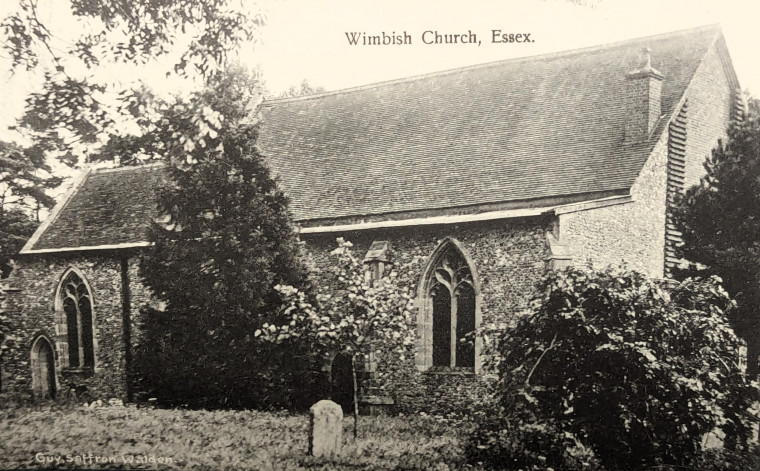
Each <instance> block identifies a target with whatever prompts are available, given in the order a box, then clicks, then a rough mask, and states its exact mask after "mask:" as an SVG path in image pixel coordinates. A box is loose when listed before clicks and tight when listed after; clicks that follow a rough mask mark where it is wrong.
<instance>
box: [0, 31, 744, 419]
mask: <svg viewBox="0 0 760 471" xmlns="http://www.w3.org/2000/svg"><path fill="white" fill-rule="evenodd" d="M742 113H743V102H742V100H741V94H740V93H739V83H738V81H737V78H736V74H735V72H734V69H733V66H732V64H731V59H730V57H729V53H728V50H727V48H726V44H725V41H724V38H723V35H722V33H721V31H720V29H719V28H718V27H717V26H708V27H701V28H696V29H690V30H685V31H679V32H674V33H668V34H662V35H657V36H651V37H645V38H639V39H633V40H628V41H624V42H619V43H614V44H607V45H603V46H598V47H591V48H586V49H579V50H572V51H567V52H561V53H553V54H546V55H540V56H533V57H525V58H518V59H509V60H504V61H499V62H493V63H488V64H483V65H478V66H472V67H465V68H459V69H455V70H448V71H444V72H439V73H432V74H427V75H422V76H417V77H411V78H405V79H401V80H394V81H389V82H383V83H377V84H372V85H367V86H362V87H356V88H351V89H346V90H339V91H334V92H327V93H322V94H318V95H311V96H304V97H298V98H287V99H279V100H270V101H265V102H264V103H263V105H262V116H263V122H262V128H261V135H260V148H261V150H262V152H263V154H264V155H265V156H266V159H267V161H268V163H269V165H270V167H271V169H272V171H273V173H274V174H275V175H278V176H279V178H280V181H281V184H282V185H283V187H284V189H285V190H286V192H287V193H288V195H289V197H290V199H291V206H290V208H291V211H292V214H293V217H294V220H295V221H296V223H297V224H298V226H299V228H300V229H299V231H300V238H301V240H303V241H304V242H305V244H306V246H307V247H308V249H309V250H310V252H311V253H312V255H313V257H314V259H315V261H316V262H317V264H328V263H330V259H329V252H330V251H332V250H333V249H334V248H335V247H336V243H335V240H336V238H338V237H342V238H344V239H345V240H349V241H351V242H352V243H353V244H354V247H355V249H356V252H357V253H358V254H361V255H362V256H365V261H366V263H368V264H370V265H372V268H373V269H374V270H375V272H376V274H377V275H382V271H383V270H384V269H386V270H387V269H388V267H389V266H400V265H404V266H411V267H412V268H411V272H410V273H407V274H406V277H407V278H408V279H409V280H412V281H411V282H410V284H411V286H410V287H411V288H413V289H414V291H415V293H416V303H415V310H416V312H415V313H414V314H415V316H416V344H415V345H413V346H411V347H410V355H408V356H407V357H406V358H405V359H404V360H402V359H399V358H386V357H385V356H380V357H378V358H376V359H374V360H373V361H371V362H368V364H367V365H366V372H365V373H366V375H367V378H370V379H372V388H371V390H370V389H367V390H366V391H365V395H364V399H363V404H364V405H366V406H371V407H388V408H394V409H395V410H398V411H406V410H409V411H412V410H426V411H437V410H446V409H448V408H450V407H451V406H452V405H453V404H458V403H466V402H468V401H471V400H472V398H473V397H474V396H476V395H477V394H478V393H479V391H480V390H481V389H482V386H483V385H484V384H485V382H486V381H487V378H486V375H485V374H484V373H483V371H482V368H481V362H482V358H481V357H482V355H481V348H482V346H481V345H480V342H475V344H474V346H468V345H467V344H466V343H463V342H459V340H461V338H462V337H464V336H465V335H466V334H467V333H468V332H470V331H472V330H473V329H477V328H478V327H479V326H481V325H483V324H484V323H486V322H491V321H499V320H506V319H508V318H509V317H510V316H514V315H516V314H517V313H519V312H520V311H521V310H523V309H524V308H525V307H526V306H527V302H528V300H529V299H530V297H531V295H532V294H533V292H534V284H535V282H536V281H537V280H538V279H539V278H540V277H541V276H542V275H543V274H544V273H545V272H546V271H547V270H553V269H557V268H561V267H565V266H568V265H585V264H587V263H591V264H594V265H596V266H600V267H601V266H606V265H610V264H621V263H626V264H627V265H628V266H629V267H630V268H633V269H636V270H638V271H641V272H643V273H645V274H647V275H648V276H650V277H653V278H664V277H667V276H668V273H669V271H670V270H671V268H672V267H674V266H675V265H676V264H677V263H678V260H677V259H676V258H675V252H674V247H675V245H676V244H678V243H679V241H680V239H679V234H678V232H677V231H676V230H675V229H674V227H673V225H672V224H671V220H670V214H669V211H670V208H671V205H672V201H673V198H674V196H675V195H676V194H678V193H679V192H682V191H683V190H684V189H685V188H687V187H689V186H691V185H693V184H695V183H697V182H698V181H699V178H700V176H701V175H702V172H703V167H702V164H703V162H704V160H705V158H706V156H708V155H709V154H710V151H711V149H713V148H714V147H715V146H716V144H717V143H718V140H719V139H723V138H725V136H726V129H727V127H728V125H729V122H730V120H731V119H732V118H737V117H740V116H741V114H742ZM160 174H161V167H160V166H155V165H153V166H141V167H125V168H110V169H91V170H88V171H86V172H84V173H83V174H82V175H80V176H79V178H78V179H77V181H76V182H75V183H74V184H73V186H72V188H71V190H70V191H69V192H68V194H67V195H66V196H65V197H64V198H62V200H61V201H60V202H59V204H58V205H57V206H56V207H55V209H54V210H53V211H52V213H51V215H50V216H49V217H48V218H47V220H46V221H45V222H44V223H43V224H42V225H41V226H40V227H39V229H38V230H37V231H36V233H35V234H34V235H33V236H32V238H31V239H30V240H29V241H28V243H27V244H26V246H25V247H24V248H23V250H22V251H21V254H20V256H19V257H18V263H17V266H16V268H15V270H14V272H13V274H12V275H11V278H10V279H9V283H8V284H9V287H10V289H9V290H8V291H7V293H6V297H7V300H6V311H7V313H8V314H9V316H10V317H11V318H12V320H13V322H14V324H15V325H14V327H15V336H16V337H18V338H21V339H22V345H21V348H18V349H16V350H15V351H14V352H13V353H12V354H11V355H9V356H8V357H7V358H4V359H3V363H2V374H3V383H2V384H3V388H4V389H9V390H15V391H19V392H25V393H31V394H33V395H34V396H35V397H45V396H53V395H56V394H62V393H64V392H66V391H68V390H70V389H71V388H75V389H76V388H79V389H80V390H81V389H86V390H87V391H88V393H89V394H91V395H92V396H97V397H102V398H110V397H119V398H125V399H126V398H127V396H128V394H129V391H128V381H127V377H128V372H129V371H130V368H131V363H132V355H133V351H134V348H135V345H136V342H139V338H138V335H137V332H138V331H139V329H138V326H139V321H140V320H139V312H140V308H141V306H144V305H146V304H148V303H150V302H151V299H150V295H149V293H148V292H147V290H146V289H145V287H144V286H143V284H142V282H141V280H140V278H139V276H138V260H139V255H140V252H141V251H142V250H145V248H146V247H147V246H149V242H148V239H147V229H148V226H149V223H150V221H151V220H152V219H153V218H155V217H156V209H155V195H154V188H155V186H156V184H157V182H158V181H159V179H160ZM442 272H446V276H445V277H443V276H436V274H437V273H442ZM442 280H444V281H446V282H443V281H442Z"/></svg>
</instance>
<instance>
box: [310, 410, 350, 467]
mask: <svg viewBox="0 0 760 471" xmlns="http://www.w3.org/2000/svg"><path fill="white" fill-rule="evenodd" d="M309 412H310V416H311V424H310V425H311V427H310V429H309V454H310V455H312V456H325V455H332V454H337V453H339V452H340V444H341V441H342V439H343V409H341V407H340V406H339V405H338V404H336V403H334V402H333V401H328V400H322V401H319V402H317V403H316V404H314V405H313V406H311V408H310V409H309Z"/></svg>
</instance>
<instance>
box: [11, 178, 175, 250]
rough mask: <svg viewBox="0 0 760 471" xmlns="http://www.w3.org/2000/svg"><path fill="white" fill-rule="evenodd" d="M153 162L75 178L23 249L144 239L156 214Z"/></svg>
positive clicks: (95, 245) (127, 241) (100, 245)
mask: <svg viewBox="0 0 760 471" xmlns="http://www.w3.org/2000/svg"><path fill="white" fill-rule="evenodd" d="M156 170H157V167H156V166H144V167H125V168H119V169H100V170H93V171H92V172H90V173H88V174H87V175H86V176H84V179H83V180H82V181H81V182H78V183H76V184H75V188H72V193H71V194H70V195H68V196H67V199H66V201H65V202H64V203H63V205H62V207H59V208H57V211H55V210H54V212H53V213H51V215H50V216H49V219H50V221H45V223H43V225H42V226H41V227H40V229H39V230H38V231H37V233H35V235H34V236H33V237H32V239H31V240H30V241H29V243H27V246H26V247H24V249H22V253H24V252H26V251H28V250H35V251H37V250H51V249H61V248H75V247H102V246H116V247H118V246H124V245H131V244H140V243H144V242H145V241H146V240H147V230H148V227H149V223H150V220H151V218H153V217H154V216H155V212H156V210H155V208H156V197H155V193H154V189H155V188H156V187H157V185H158V182H159V178H160V176H161V175H160V172H158V171H156Z"/></svg>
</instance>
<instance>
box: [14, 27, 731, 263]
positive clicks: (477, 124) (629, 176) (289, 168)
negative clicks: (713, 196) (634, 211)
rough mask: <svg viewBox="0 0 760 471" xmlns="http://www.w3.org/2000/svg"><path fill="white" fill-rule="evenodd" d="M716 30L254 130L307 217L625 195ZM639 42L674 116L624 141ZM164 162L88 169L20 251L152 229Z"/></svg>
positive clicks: (521, 66)
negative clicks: (628, 85) (626, 89)
mask: <svg viewBox="0 0 760 471" xmlns="http://www.w3.org/2000/svg"><path fill="white" fill-rule="evenodd" d="M720 38H721V33H720V30H719V28H718V27H717V26H710V27H702V28H696V29H691V30H686V31H681V32H676V33H669V34H663V35H658V36H651V37H647V38H640V39H634V40H630V41H625V42H621V43H616V44H611V45H606V46H602V47H596V48H588V49H581V50H575V51H569V52H564V53H556V54H548V55H542V56H533V57H526V58H519V59H510V60H506V61H501V62H495V63H490V64H485V65H481V66H474V67H466V68H462V69H456V70H451V71H446V72H441V73H436V74H429V75H425V76H420V77H412V78H409V79H403V80H396V81H391V82H384V83H379V84H374V85H369V86H365V87H358V88H354V89H348V90H342V91H337V92H329V93H323V94H320V95H313V96H308V97H301V98H293V99H283V100H272V101H267V102H265V103H264V105H263V111H262V115H263V122H262V126H261V133H260V142H259V145H260V147H261V150H262V151H263V152H264V154H265V156H266V158H267V160H268V162H269V164H270V166H271V167H272V170H273V173H274V174H275V175H278V177H279V178H280V180H281V183H282V185H283V187H284V188H285V190H286V191H287V193H288V195H289V196H290V199H291V210H292V212H293V216H294V219H295V220H296V221H297V222H299V223H300V224H301V225H302V226H303V227H305V228H307V229H305V231H307V230H308V228H309V227H310V226H312V228H314V226H317V228H318V227H319V226H320V225H321V226H323V227H324V226H331V225H334V224H338V225H340V224H342V223H349V224H350V223H363V222H367V221H370V222H371V221H381V220H396V221H399V220H410V221H411V220H415V218H420V217H421V218H426V217H432V216H447V215H468V214H469V215H478V214H479V213H483V214H485V213H486V212H487V211H494V212H499V211H501V210H505V211H512V210H515V211H517V213H520V211H522V212H523V213H524V212H525V211H526V209H524V208H533V209H535V210H536V211H538V209H541V208H544V209H545V208H547V207H551V206H552V205H555V206H556V204H560V203H563V202H564V203H567V202H578V201H585V200H591V199H599V198H605V197H610V196H615V195H626V194H628V191H629V189H630V187H631V185H632V184H633V182H634V180H635V179H636V177H637V176H638V175H639V172H640V171H641V168H642V166H643V165H644V163H645V162H646V160H647V158H648V156H649V154H650V153H651V150H652V148H653V146H654V144H655V142H656V141H657V140H658V139H659V137H660V136H661V134H662V132H663V131H664V129H665V125H666V124H667V122H668V120H669V119H670V117H671V116H672V114H673V112H674V110H675V109H676V107H677V106H678V104H679V102H680V100H681V99H682V98H683V96H684V93H685V92H686V89H687V88H688V86H689V84H690V83H691V80H692V78H693V77H694V75H695V72H696V71H697V68H698V67H699V65H700V63H701V61H702V59H703V57H704V56H705V54H706V53H707V51H708V50H709V49H710V48H711V47H712V46H713V44H715V42H716V41H717V40H718V39H720ZM642 47H649V48H650V49H651V51H652V53H651V54H652V55H651V58H652V66H653V67H654V68H656V69H657V70H659V71H660V72H661V73H662V75H663V76H664V79H663V82H662V108H661V111H662V116H663V117H664V119H661V120H660V123H659V124H658V126H657V128H656V129H655V131H654V132H653V133H652V135H651V136H650V138H649V140H647V141H644V142H641V143H639V144H636V145H626V144H624V143H623V131H624V127H625V118H626V113H625V106H624V103H623V101H622V100H623V98H622V92H623V86H624V81H625V75H626V73H627V72H630V71H631V70H633V69H634V68H635V67H637V66H638V65H639V63H640V62H639V61H640V58H639V57H640V56H639V54H640V50H641V48H642ZM729 73H732V72H731V71H729ZM162 173H163V172H162V171H160V170H159V167H157V166H143V167H129V168H119V169H98V170H92V171H89V172H87V173H86V174H85V175H84V177H83V178H82V179H81V181H80V182H79V183H78V184H76V185H74V187H73V189H72V190H71V191H70V193H69V194H68V195H67V196H66V198H64V199H63V201H61V202H60V203H59V204H58V205H57V206H56V208H55V209H54V210H53V212H52V213H51V215H50V216H49V217H48V219H47V220H46V221H45V222H44V223H43V224H42V225H41V226H40V227H39V228H38V230H37V231H36V232H35V234H34V235H33V236H32V238H31V239H30V240H29V242H28V243H27V244H26V245H25V246H24V248H23V249H22V251H21V253H45V252H59V251H70V250H89V249H109V248H113V249H116V248H124V247H134V246H144V245H147V230H148V227H149V224H150V221H151V219H152V218H154V217H155V215H156V214H155V213H156V201H155V191H154V190H155V188H156V187H157V185H158V183H159V180H160V179H161V177H162ZM536 208H538V209H536ZM534 212H535V211H534ZM517 213H515V214H517ZM520 214H522V213H520ZM433 219H435V217H433ZM417 220H419V219H417ZM336 227H338V226H336Z"/></svg>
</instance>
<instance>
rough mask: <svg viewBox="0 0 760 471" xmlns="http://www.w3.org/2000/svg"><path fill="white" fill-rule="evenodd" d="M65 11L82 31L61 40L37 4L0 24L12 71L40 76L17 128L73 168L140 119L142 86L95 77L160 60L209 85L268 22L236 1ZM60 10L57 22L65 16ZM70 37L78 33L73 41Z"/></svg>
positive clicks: (171, 72) (179, 0)
mask: <svg viewBox="0 0 760 471" xmlns="http://www.w3.org/2000/svg"><path fill="white" fill-rule="evenodd" d="M53 3H54V4H56V5H55V6H56V7H58V8H60V7H61V5H60V4H58V2H53ZM69 7H70V8H69V12H68V13H69V14H70V15H72V17H73V18H72V21H73V22H76V24H77V26H76V27H71V28H67V29H66V31H65V32H63V33H60V32H57V31H55V29H54V27H53V26H52V24H49V23H47V22H46V21H45V20H43V18H45V17H50V16H51V15H50V12H44V11H41V6H40V5H39V4H38V1H37V0H18V8H17V9H16V11H14V12H12V13H11V14H9V15H8V16H7V17H6V18H5V19H4V20H2V22H1V23H0V34H2V36H3V39H4V41H3V47H4V49H5V50H6V52H7V54H8V55H9V56H10V57H11V59H12V71H16V70H23V69H26V70H27V71H34V72H36V73H38V74H42V75H44V84H43V86H42V89H41V90H39V91H37V92H35V93H32V94H31V95H30V96H29V98H28V99H27V107H26V113H25V115H24V117H23V119H22V120H21V122H20V125H21V127H22V129H23V130H24V131H25V132H26V133H27V134H28V135H29V137H30V138H31V139H32V140H33V141H34V143H35V147H36V148H38V149H39V150H40V151H42V152H48V153H52V154H54V155H56V156H58V157H59V158H60V159H61V160H62V161H64V162H66V163H68V164H76V163H77V161H78V160H79V157H78V154H79V153H80V152H87V153H94V154H93V155H91V156H90V157H89V158H99V157H98V155H97V149H98V147H99V146H100V144H102V143H103V142H108V140H109V139H111V138H117V139H118V138H123V137H124V136H125V135H126V134H125V129H127V128H129V126H125V123H134V117H135V116H137V115H136V113H135V112H136V106H135V105H136V103H138V102H140V101H141V100H142V98H141V95H143V93H142V91H141V90H140V89H139V87H138V89H137V90H135V89H133V86H132V85H130V84H127V85H122V84H121V83H119V82H117V81H112V80H109V79H107V76H106V75H103V74H99V73H97V72H98V71H99V70H103V69H108V68H111V69H113V70H118V69H117V68H118V67H123V66H125V65H127V66H132V70H133V71H134V70H139V67H140V66H142V65H144V64H147V63H151V64H152V65H153V66H156V65H158V64H159V60H160V61H163V63H164V64H168V65H169V68H168V70H167V71H166V74H167V76H176V77H181V78H186V79H188V80H192V79H195V80H196V81H200V82H202V83H212V82H214V81H215V80H216V79H217V78H218V76H219V75H221V74H222V73H223V71H224V69H225V68H226V66H227V61H228V58H229V56H230V54H231V53H232V52H233V51H234V49H235V48H236V47H237V46H238V45H239V44H241V43H243V42H246V41H252V40H255V32H256V29H257V28H258V27H259V26H261V25H262V24H263V22H264V18H263V16H262V15H261V14H259V13H251V12H249V11H247V10H246V9H245V8H246V6H245V5H243V4H241V3H237V2H233V1H231V0H203V1H199V0H143V1H139V2H123V1H113V0H104V1H97V2H93V1H85V0H70V2H69ZM247 7H248V8H250V7H251V4H248V5H247ZM54 11H55V12H56V13H58V15H56V16H58V17H61V16H63V17H65V16H66V13H67V12H63V13H61V12H60V11H58V10H54ZM57 19H60V18H57ZM50 23H52V21H51V22H50ZM72 31H81V34H79V36H78V37H73V38H72V37H67V36H69V33H71V32H72ZM148 111H149V110H148ZM137 135H139V133H138V134H137ZM104 157H105V156H103V155H101V156H100V158H104Z"/></svg>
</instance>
